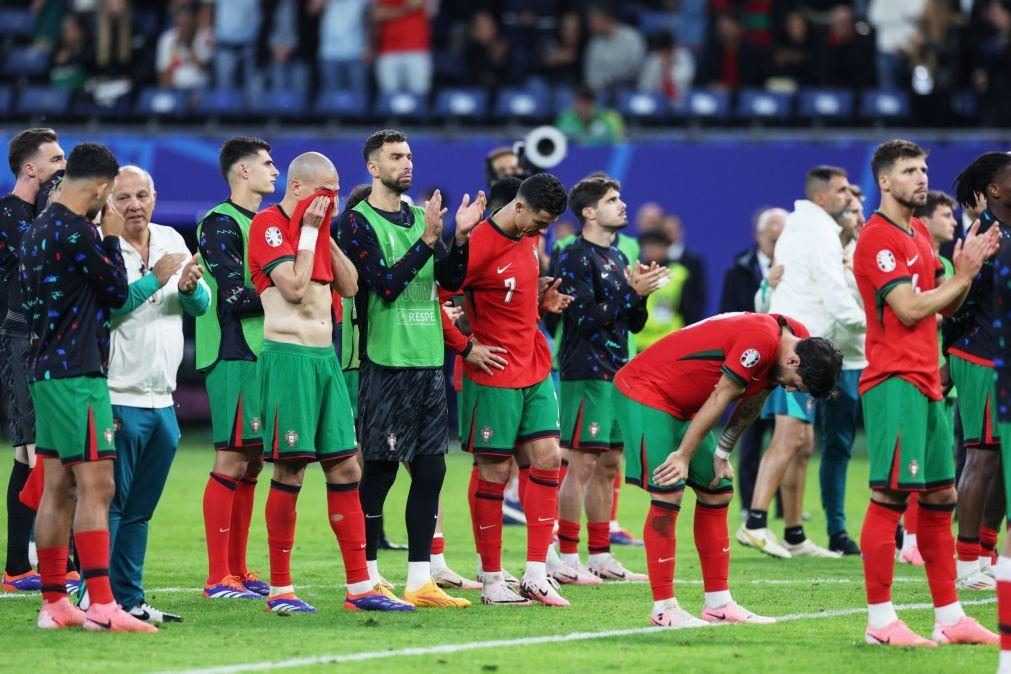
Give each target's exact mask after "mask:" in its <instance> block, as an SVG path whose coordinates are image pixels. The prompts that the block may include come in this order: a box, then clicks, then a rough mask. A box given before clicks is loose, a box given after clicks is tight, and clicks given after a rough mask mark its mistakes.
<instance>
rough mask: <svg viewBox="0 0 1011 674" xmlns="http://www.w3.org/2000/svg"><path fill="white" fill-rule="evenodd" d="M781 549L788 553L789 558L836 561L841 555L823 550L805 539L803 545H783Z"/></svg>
mask: <svg viewBox="0 0 1011 674" xmlns="http://www.w3.org/2000/svg"><path fill="white" fill-rule="evenodd" d="M783 547H785V548H786V550H787V552H789V553H790V556H791V557H819V558H824V559H838V558H840V557H842V553H839V552H832V551H831V550H829V549H828V548H823V547H821V546H820V545H818V544H817V543H815V542H814V541H812V540H811V539H810V538H805V539H804V542H803V543H786V542H784V543H783Z"/></svg>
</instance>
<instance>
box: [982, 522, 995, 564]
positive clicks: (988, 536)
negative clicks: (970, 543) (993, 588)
mask: <svg viewBox="0 0 1011 674" xmlns="http://www.w3.org/2000/svg"><path fill="white" fill-rule="evenodd" d="M979 547H980V552H979V554H980V557H989V558H990V560H991V563H992V564H996V563H997V530H996V529H991V528H990V527H988V526H986V525H985V524H984V525H983V526H981V527H980V528H979Z"/></svg>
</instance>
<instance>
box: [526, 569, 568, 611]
mask: <svg viewBox="0 0 1011 674" xmlns="http://www.w3.org/2000/svg"><path fill="white" fill-rule="evenodd" d="M557 588H558V583H557V582H556V581H555V580H554V579H553V578H547V577H545V578H527V577H526V576H524V577H523V580H521V581H520V594H522V595H523V596H524V597H526V598H527V599H531V600H533V601H536V602H538V603H541V604H544V605H545V606H570V604H569V601H568V600H567V599H566V598H565V597H563V596H562V595H560V594H558V590H557Z"/></svg>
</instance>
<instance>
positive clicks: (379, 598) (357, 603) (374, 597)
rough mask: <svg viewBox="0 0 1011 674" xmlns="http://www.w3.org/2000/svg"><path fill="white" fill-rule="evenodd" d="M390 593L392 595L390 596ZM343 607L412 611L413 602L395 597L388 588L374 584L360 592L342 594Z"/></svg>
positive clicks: (352, 609) (367, 609)
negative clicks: (369, 588)
mask: <svg viewBox="0 0 1011 674" xmlns="http://www.w3.org/2000/svg"><path fill="white" fill-rule="evenodd" d="M391 595H392V596H391ZM344 608H346V609H347V610H349V611H413V610H414V604H412V603H410V602H406V601H404V600H402V599H397V597H396V595H393V593H392V592H390V591H389V590H385V591H384V590H383V589H380V586H379V585H376V587H375V588H374V589H371V590H369V591H368V592H362V593H361V594H351V593H350V592H349V593H348V594H346V595H345V596H344Z"/></svg>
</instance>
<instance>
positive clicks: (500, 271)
mask: <svg viewBox="0 0 1011 674" xmlns="http://www.w3.org/2000/svg"><path fill="white" fill-rule="evenodd" d="M511 266H513V263H512V262H510V263H509V264H507V265H506V266H504V267H495V269H496V270H497V271H498V273H499V274H501V273H502V272H504V271H505V270H506V269H508V268H509V267H511Z"/></svg>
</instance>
